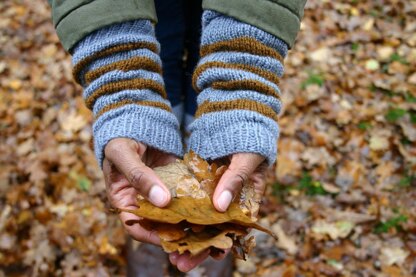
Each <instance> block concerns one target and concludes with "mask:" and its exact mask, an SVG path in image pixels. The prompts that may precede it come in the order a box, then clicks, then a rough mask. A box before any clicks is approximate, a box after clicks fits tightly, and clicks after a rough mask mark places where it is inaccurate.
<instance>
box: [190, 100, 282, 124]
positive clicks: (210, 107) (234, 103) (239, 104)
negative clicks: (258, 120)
mask: <svg viewBox="0 0 416 277" xmlns="http://www.w3.org/2000/svg"><path fill="white" fill-rule="evenodd" d="M230 110H249V111H253V112H258V113H260V114H262V115H264V116H267V117H269V118H271V119H273V120H275V121H277V120H278V116H277V113H276V112H275V111H274V110H273V109H272V108H270V107H269V106H267V105H265V104H262V103H259V102H256V101H253V100H248V99H238V100H230V101H222V102H208V101H205V102H204V103H202V104H201V105H200V106H199V107H198V110H197V111H196V114H195V117H196V118H198V117H200V116H202V115H203V114H206V113H212V112H221V111H230Z"/></svg>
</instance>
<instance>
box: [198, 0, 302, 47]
mask: <svg viewBox="0 0 416 277" xmlns="http://www.w3.org/2000/svg"><path fill="white" fill-rule="evenodd" d="M305 4H306V0H204V2H203V4H202V5H203V8H204V9H205V10H214V11H217V12H220V13H222V14H225V15H228V16H231V17H234V18H236V19H238V20H241V21H243V22H245V23H248V24H251V25H254V26H256V27H257V28H259V29H262V30H264V31H266V32H268V33H270V34H272V35H275V36H276V37H278V38H280V39H281V40H283V41H284V42H286V43H287V44H288V45H289V47H292V46H293V43H294V42H295V39H296V35H297V33H298V32H299V28H300V21H301V19H302V17H303V9H304V7H305Z"/></svg>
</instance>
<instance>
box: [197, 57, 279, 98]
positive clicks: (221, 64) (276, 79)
mask: <svg viewBox="0 0 416 277" xmlns="http://www.w3.org/2000/svg"><path fill="white" fill-rule="evenodd" d="M211 67H218V68H227V69H236V70H244V71H248V72H251V73H254V74H256V75H259V76H260V77H263V78H264V79H266V80H269V81H270V82H272V83H274V84H276V85H278V84H279V77H278V76H277V75H276V74H273V73H271V72H269V71H267V70H264V69H261V68H258V67H256V66H252V65H247V64H233V63H225V62H217V61H213V62H206V63H203V64H201V65H199V66H198V67H197V68H196V69H195V71H194V74H193V76H192V85H193V87H194V89H195V90H196V91H200V89H198V88H197V85H196V83H197V80H198V78H199V76H200V75H201V74H202V73H203V72H204V71H205V70H207V69H209V68H211ZM259 83H260V82H259Z"/></svg>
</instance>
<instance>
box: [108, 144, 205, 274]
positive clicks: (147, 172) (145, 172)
mask: <svg viewBox="0 0 416 277" xmlns="http://www.w3.org/2000/svg"><path fill="white" fill-rule="evenodd" d="M104 152H105V153H104V154H105V158H104V162H103V172H104V179H105V183H106V191H107V197H108V199H109V201H110V204H111V205H112V207H114V208H117V209H130V210H132V209H137V199H136V197H137V194H140V195H141V196H143V197H145V198H146V199H147V200H149V201H150V202H152V204H153V205H155V206H157V207H161V208H162V207H165V206H167V205H168V204H169V202H170V199H171V195H170V192H169V190H168V189H167V188H166V186H165V185H164V184H163V183H162V181H161V180H160V179H159V178H158V177H157V175H156V174H155V173H154V172H153V170H152V168H154V167H158V166H164V165H167V164H169V163H172V162H174V161H175V160H176V157H175V156H174V155H172V154H167V153H164V152H161V151H159V150H157V149H154V148H150V147H147V146H146V145H144V144H142V143H138V142H136V141H134V140H131V139H127V138H116V139H113V140H111V141H110V142H109V143H108V144H107V146H106V147H105V149H104ZM119 217H120V220H121V222H122V224H123V226H124V228H125V230H126V231H127V233H128V234H129V235H130V236H131V237H132V238H133V239H135V240H138V241H141V242H146V243H152V244H155V245H160V239H159V237H158V236H157V234H156V232H152V231H148V230H146V229H144V228H142V227H141V226H140V224H138V223H135V224H132V225H128V224H126V222H127V221H129V222H137V221H138V220H140V218H139V217H137V216H136V215H134V214H131V213H128V212H121V213H120V215H119ZM203 254H204V255H205V254H206V253H203ZM204 255H198V256H196V257H192V258H191V257H190V256H189V255H186V254H184V255H178V254H176V253H172V254H170V260H171V261H174V262H175V263H174V264H177V266H178V268H179V270H182V271H189V270H191V269H192V268H194V267H195V266H197V265H198V264H199V263H201V262H202V261H203V260H205V258H206V257H205V256H204ZM206 255H208V254H206ZM172 257H173V258H172ZM201 259H202V261H201Z"/></svg>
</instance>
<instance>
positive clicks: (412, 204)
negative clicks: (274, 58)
mask: <svg viewBox="0 0 416 277" xmlns="http://www.w3.org/2000/svg"><path fill="white" fill-rule="evenodd" d="M341 2H342V3H341ZM0 14H1V16H0V45H1V47H0V276H22V275H25V276H28V275H33V276H39V275H40V276H42V275H54V276H59V275H65V276H117V275H123V274H124V273H125V269H124V266H125V258H124V257H125V253H124V252H125V251H124V244H125V237H124V233H123V230H122V229H121V227H120V223H119V222H118V221H117V218H116V216H115V215H114V214H111V213H109V212H108V207H106V204H105V195H104V184H103V179H102V175H101V172H100V170H99V169H98V167H97V164H96V162H95V160H94V156H93V152H92V151H91V148H90V141H91V128H90V123H91V120H92V118H91V115H90V113H89V111H88V110H87V109H86V108H85V107H84V104H83V101H82V98H81V90H80V88H79V87H78V86H76V85H75V84H74V82H73V81H72V76H71V64H70V57H69V56H68V55H67V54H66V53H65V52H64V51H63V50H62V48H61V46H60V45H59V41H58V39H57V37H56V34H55V31H54V29H53V27H52V24H51V20H50V13H49V9H48V7H47V4H46V1H29V0H19V1H18V0H14V1H13V0H6V1H1V2H0ZM415 18H416V2H415V1H404V0H388V1H387V0H377V1H353V0H351V1H317V0H309V1H308V5H307V8H306V11H305V18H304V21H303V24H302V30H301V32H300V34H299V36H298V41H297V44H296V46H295V48H294V49H293V50H292V51H291V52H290V54H289V57H288V58H287V59H286V75H285V78H284V80H283V81H282V88H283V91H284V103H285V111H284V113H283V114H282V117H281V119H280V126H281V139H280V142H279V148H280V156H279V158H278V165H277V167H276V168H275V169H274V172H271V174H270V180H269V181H270V186H269V188H268V193H267V195H266V197H265V200H264V203H263V205H262V208H261V211H260V216H261V219H260V223H261V224H263V225H264V226H268V227H269V228H271V229H272V230H273V231H274V232H275V233H277V234H278V235H279V238H280V239H279V241H278V242H275V241H274V240H273V238H271V237H269V236H267V235H265V234H263V233H261V232H257V231H255V232H253V234H254V235H255V237H256V240H257V247H256V248H255V249H254V251H253V254H252V255H251V256H250V258H249V259H248V260H247V261H245V262H244V261H237V262H236V264H235V276H246V275H247V276H250V275H259V276H411V275H414V274H416V258H415V257H416V235H415V234H416V221H415V219H416V201H415V199H416V176H415V172H416V170H415V169H416V73H415V71H416V21H415ZM273 173H276V176H277V177H275V176H274V174H273ZM194 276H195V275H194Z"/></svg>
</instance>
